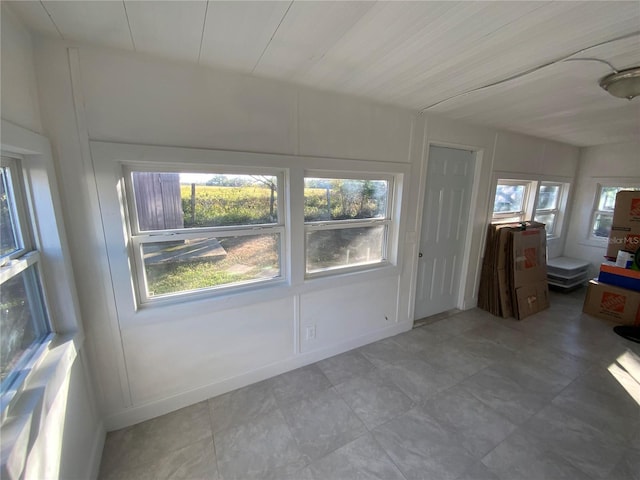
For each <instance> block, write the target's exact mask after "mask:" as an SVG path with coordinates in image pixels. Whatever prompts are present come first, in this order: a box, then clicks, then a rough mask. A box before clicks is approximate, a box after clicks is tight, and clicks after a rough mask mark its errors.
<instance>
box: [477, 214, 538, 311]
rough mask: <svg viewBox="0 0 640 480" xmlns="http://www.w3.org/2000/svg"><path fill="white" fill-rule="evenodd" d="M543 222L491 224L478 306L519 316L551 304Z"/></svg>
mask: <svg viewBox="0 0 640 480" xmlns="http://www.w3.org/2000/svg"><path fill="white" fill-rule="evenodd" d="M546 277H547V265H546V232H545V230H544V224H541V223H536V222H527V223H526V224H524V225H522V224H502V225H499V224H496V225H489V230H488V233H487V243H486V248H485V255H484V262H483V264H482V274H481V278H480V289H479V292H478V306H479V307H480V308H482V309H484V310H487V311H488V312H491V313H492V314H494V315H498V316H502V317H511V316H514V317H516V318H517V319H522V318H526V317H528V316H529V315H533V314H534V313H537V312H539V311H540V310H544V309H545V308H548V307H549V289H548V286H547V278H546Z"/></svg>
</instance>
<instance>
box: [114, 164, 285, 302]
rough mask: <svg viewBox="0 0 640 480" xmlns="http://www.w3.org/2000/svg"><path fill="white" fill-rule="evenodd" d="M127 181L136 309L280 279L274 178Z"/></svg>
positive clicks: (161, 176)
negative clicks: (164, 300) (140, 305)
mask: <svg viewBox="0 0 640 480" xmlns="http://www.w3.org/2000/svg"><path fill="white" fill-rule="evenodd" d="M128 173H129V174H128V175H126V179H127V191H128V192H129V193H128V194H129V198H131V199H132V203H133V206H132V208H131V209H130V231H131V241H132V242H131V243H132V252H133V258H134V263H135V265H136V267H137V268H136V273H137V275H136V276H137V287H138V293H139V297H140V301H141V302H142V303H145V302H149V301H152V300H155V299H159V298H164V297H173V296H176V295H184V294H189V293H193V292H198V291H202V290H212V289H228V288H237V287H241V286H246V285H248V284H256V283H263V282H267V281H273V280H277V279H280V278H282V271H283V269H282V251H283V236H284V225H283V223H282V222H281V221H280V219H282V218H283V215H282V211H281V210H282V207H281V206H280V205H279V203H278V199H279V198H282V195H281V194H279V192H280V188H281V184H282V182H281V178H282V176H281V175H278V174H273V173H268V174H264V173H262V172H256V173H253V172H249V173H233V174H231V173H225V172H214V173H203V172H184V171H181V172H175V171H173V172H172V171H159V170H148V171H143V170H135V171H128Z"/></svg>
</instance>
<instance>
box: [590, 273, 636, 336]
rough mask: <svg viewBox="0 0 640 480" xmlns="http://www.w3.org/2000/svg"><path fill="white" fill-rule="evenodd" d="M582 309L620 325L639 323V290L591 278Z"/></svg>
mask: <svg viewBox="0 0 640 480" xmlns="http://www.w3.org/2000/svg"><path fill="white" fill-rule="evenodd" d="M582 311H583V312H584V313H587V314H589V315H593V316H594V317H598V318H602V319H605V320H611V321H613V322H615V323H617V324H621V325H640V292H634V291H633V290H627V289H626V288H620V287H616V286H613V285H607V284H606V283H600V282H598V281H596V280H591V281H590V282H589V288H588V289H587V296H586V298H585V299H584V306H583V307H582Z"/></svg>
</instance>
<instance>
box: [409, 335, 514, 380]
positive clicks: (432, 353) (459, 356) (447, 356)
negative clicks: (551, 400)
mask: <svg viewBox="0 0 640 480" xmlns="http://www.w3.org/2000/svg"><path fill="white" fill-rule="evenodd" d="M458 338H459V337H453V339H452V340H451V341H445V342H442V343H440V344H439V345H436V346H434V347H432V348H430V349H429V350H424V351H422V352H419V353H418V355H419V356H420V358H421V359H422V360H425V361H426V362H427V363H429V364H431V365H433V366H435V367H436V368H441V369H444V370H448V371H450V372H451V373H453V374H454V375H456V376H459V377H460V378H466V377H469V376H471V375H473V374H475V373H477V372H479V371H480V370H482V369H483V368H485V367H488V366H489V365H491V364H492V363H493V361H491V360H488V359H486V358H483V357H480V356H478V355H474V353H473V352H472V351H470V350H469V349H466V348H464V347H463V346H462V345H460V344H459V342H458ZM505 352H506V351H505ZM494 353H495V352H494ZM505 354H506V355H510V352H506V353H505Z"/></svg>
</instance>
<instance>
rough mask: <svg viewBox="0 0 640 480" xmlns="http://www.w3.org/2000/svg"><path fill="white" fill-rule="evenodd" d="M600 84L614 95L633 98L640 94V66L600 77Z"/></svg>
mask: <svg viewBox="0 0 640 480" xmlns="http://www.w3.org/2000/svg"><path fill="white" fill-rule="evenodd" d="M600 86H601V87H602V88H604V89H605V90H606V91H607V92H609V93H610V94H611V95H613V96H614V97H618V98H626V99H628V100H631V99H632V98H634V97H637V96H638V95H640V67H633V68H627V69H625V70H621V71H619V72H615V73H612V74H611V75H607V76H606V77H603V78H602V79H600Z"/></svg>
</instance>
